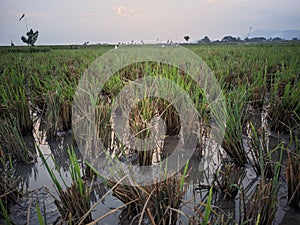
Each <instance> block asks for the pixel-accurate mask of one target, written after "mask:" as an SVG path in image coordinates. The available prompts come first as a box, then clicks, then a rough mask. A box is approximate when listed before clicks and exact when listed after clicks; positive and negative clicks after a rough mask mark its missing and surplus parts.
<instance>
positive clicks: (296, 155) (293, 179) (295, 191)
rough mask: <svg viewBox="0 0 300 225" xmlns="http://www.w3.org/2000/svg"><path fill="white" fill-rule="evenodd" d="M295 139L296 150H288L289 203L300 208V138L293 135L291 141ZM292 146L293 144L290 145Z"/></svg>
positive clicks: (287, 178)
mask: <svg viewBox="0 0 300 225" xmlns="http://www.w3.org/2000/svg"><path fill="white" fill-rule="evenodd" d="M293 140H294V144H295V151H294V152H293V151H291V150H290V149H288V150H287V153H288V160H287V163H286V171H285V174H286V180H287V185H288V199H289V205H290V206H292V207H293V208H295V209H297V210H299V209H300V145H299V140H298V138H297V137H296V136H295V137H294V138H293V136H292V135H291V143H292V142H293ZM290 146H291V145H290Z"/></svg>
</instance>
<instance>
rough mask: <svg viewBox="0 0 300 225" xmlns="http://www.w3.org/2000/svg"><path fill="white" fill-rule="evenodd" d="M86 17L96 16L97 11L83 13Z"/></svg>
mask: <svg viewBox="0 0 300 225" xmlns="http://www.w3.org/2000/svg"><path fill="white" fill-rule="evenodd" d="M83 16H84V17H94V16H97V14H96V13H93V12H89V13H85V14H83Z"/></svg>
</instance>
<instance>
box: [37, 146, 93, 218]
mask: <svg viewBox="0 0 300 225" xmlns="http://www.w3.org/2000/svg"><path fill="white" fill-rule="evenodd" d="M39 154H40V156H41V158H42V161H43V163H44V164H45V166H46V168H47V171H48V173H49V175H50V177H51V179H52V182H53V183H54V186H55V188H56V191H57V194H58V196H59V198H55V201H54V203H55V205H56V206H57V208H58V210H59V212H60V213H61V215H62V220H63V221H65V222H68V223H69V224H78V223H79V222H80V221H81V218H82V217H85V219H84V221H83V222H84V223H89V222H92V216H91V214H90V212H89V210H90V204H91V203H90V191H91V190H90V188H89V186H88V183H87V181H85V180H83V178H82V175H81V170H80V165H79V162H78V160H77V157H76V155H75V152H74V150H73V149H68V154H69V158H70V166H69V171H70V175H71V178H72V184H71V186H68V185H67V184H66V183H65V182H64V181H63V184H64V186H65V189H64V188H63V186H62V185H61V184H60V182H59V179H58V178H57V177H56V175H55V174H54V172H53V171H52V170H51V168H50V167H49V165H48V164H47V161H46V159H45V157H44V156H43V154H42V152H41V151H40V150H39ZM52 160H53V161H54V163H55V165H57V164H56V162H55V160H54V158H53V157H52ZM56 170H57V172H58V173H59V176H60V177H62V176H61V174H60V170H59V169H57V168H56Z"/></svg>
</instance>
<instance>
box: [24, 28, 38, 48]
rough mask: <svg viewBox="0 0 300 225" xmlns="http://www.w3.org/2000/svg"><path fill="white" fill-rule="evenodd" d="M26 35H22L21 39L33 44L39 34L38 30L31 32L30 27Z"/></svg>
mask: <svg viewBox="0 0 300 225" xmlns="http://www.w3.org/2000/svg"><path fill="white" fill-rule="evenodd" d="M26 35H27V38H26V37H24V36H22V37H21V40H22V41H23V42H24V43H26V44H28V45H30V46H34V43H35V42H36V41H37V38H38V36H39V31H36V32H33V30H32V29H30V31H28V32H27V33H26Z"/></svg>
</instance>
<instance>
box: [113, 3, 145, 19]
mask: <svg viewBox="0 0 300 225" xmlns="http://www.w3.org/2000/svg"><path fill="white" fill-rule="evenodd" d="M112 10H113V11H114V13H115V16H116V17H129V18H135V19H137V18H138V19H141V18H144V17H145V16H144V15H142V14H141V13H139V11H140V10H138V9H136V8H132V7H126V6H124V5H119V6H113V7H112Z"/></svg>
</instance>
